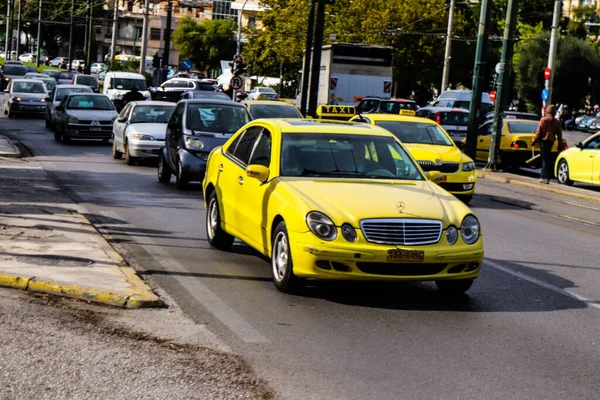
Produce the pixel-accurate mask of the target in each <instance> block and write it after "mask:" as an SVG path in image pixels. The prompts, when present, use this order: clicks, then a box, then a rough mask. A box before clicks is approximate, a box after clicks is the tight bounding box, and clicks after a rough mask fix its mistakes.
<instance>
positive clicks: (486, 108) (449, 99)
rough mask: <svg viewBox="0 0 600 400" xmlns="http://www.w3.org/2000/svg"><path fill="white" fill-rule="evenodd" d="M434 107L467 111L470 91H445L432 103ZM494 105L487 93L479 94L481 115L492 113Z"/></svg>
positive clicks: (469, 104)
mask: <svg viewBox="0 0 600 400" xmlns="http://www.w3.org/2000/svg"><path fill="white" fill-rule="evenodd" d="M432 106H434V107H450V108H463V109H465V110H469V108H470V107H471V91H470V90H446V91H445V92H443V93H442V94H440V96H439V97H438V98H437V100H436V101H434V102H433V104H432ZM493 108H494V103H493V102H492V100H491V99H490V94H489V93H481V108H480V110H481V114H480V115H486V114H487V113H488V112H490V111H492V109H493Z"/></svg>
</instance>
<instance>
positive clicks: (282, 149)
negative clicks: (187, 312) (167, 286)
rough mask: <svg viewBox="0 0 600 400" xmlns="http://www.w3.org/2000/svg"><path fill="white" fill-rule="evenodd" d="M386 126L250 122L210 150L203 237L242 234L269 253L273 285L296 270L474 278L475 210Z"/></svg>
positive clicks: (453, 283) (448, 286) (294, 276)
mask: <svg viewBox="0 0 600 400" xmlns="http://www.w3.org/2000/svg"><path fill="white" fill-rule="evenodd" d="M441 178H442V175H441V173H440V172H438V171H431V172H428V173H424V172H423V170H422V169H421V168H420V167H419V166H418V164H417V163H416V162H415V161H414V160H413V158H412V157H411V156H410V155H409V153H408V152H407V150H406V149H405V148H404V147H403V145H402V144H401V143H400V142H399V141H398V140H397V139H396V138H395V137H394V135H392V134H391V133H390V132H388V131H386V130H384V129H382V128H379V127H376V126H369V125H366V124H359V123H350V122H336V121H324V120H301V119H298V120H293V119H290V120H280V119H262V120H255V121H252V122H250V123H249V124H247V125H246V126H244V127H243V128H241V129H240V130H239V131H238V132H237V133H235V134H234V135H233V136H232V137H231V138H230V139H229V140H228V141H227V142H226V143H225V145H223V146H222V147H218V148H216V149H214V150H213V151H212V152H211V154H210V156H209V159H208V164H207V170H206V176H205V179H204V181H203V191H204V198H205V206H206V233H207V239H208V242H209V243H210V244H211V245H212V246H213V247H216V248H219V249H227V248H229V247H230V246H231V245H232V243H233V241H234V238H236V237H237V238H239V239H241V240H243V241H244V242H246V243H247V244H249V245H250V246H252V247H254V248H255V249H256V250H258V251H259V252H260V253H262V254H264V255H265V256H267V257H269V258H270V259H271V273H272V277H273V282H274V284H275V286H276V287H277V288H278V289H279V290H281V291H283V292H292V291H294V290H296V289H297V288H298V287H299V285H300V282H301V279H303V278H305V279H325V280H328V279H354V280H373V279H378V280H381V279H385V280H426V281H435V282H436V284H437V286H438V287H439V288H440V289H441V290H444V291H448V292H451V293H462V292H464V291H466V290H468V289H469V288H470V287H471V284H472V282H473V280H474V279H475V278H476V277H477V276H478V274H479V271H480V269H481V265H482V261H483V238H482V236H481V228H480V225H479V221H478V219H477V217H476V216H475V215H474V214H473V212H472V211H471V210H470V209H469V207H467V206H466V205H465V204H464V203H462V202H461V201H460V200H458V199H457V198H456V197H454V196H452V195H450V194H449V193H448V192H446V191H445V190H444V189H442V188H441V187H439V186H438V185H437V184H436V183H434V181H437V180H440V179H441Z"/></svg>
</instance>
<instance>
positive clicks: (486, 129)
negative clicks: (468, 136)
mask: <svg viewBox="0 0 600 400" xmlns="http://www.w3.org/2000/svg"><path fill="white" fill-rule="evenodd" d="M491 127H492V124H491V123H490V122H488V123H487V124H483V125H481V126H480V127H479V128H478V129H477V136H483V135H488V134H489V133H491V132H490V129H491Z"/></svg>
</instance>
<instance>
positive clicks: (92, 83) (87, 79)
mask: <svg viewBox="0 0 600 400" xmlns="http://www.w3.org/2000/svg"><path fill="white" fill-rule="evenodd" d="M73 84H75V85H86V86H89V87H91V88H92V90H93V91H94V92H96V93H98V92H99V91H100V85H99V84H98V79H97V78H96V77H95V76H91V75H81V74H78V75H75V76H74V77H73Z"/></svg>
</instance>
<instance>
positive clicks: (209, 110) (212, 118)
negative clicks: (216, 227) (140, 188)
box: [158, 99, 252, 189]
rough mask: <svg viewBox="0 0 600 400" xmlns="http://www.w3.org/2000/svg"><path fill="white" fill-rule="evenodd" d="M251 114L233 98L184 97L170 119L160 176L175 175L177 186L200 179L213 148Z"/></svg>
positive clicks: (166, 180) (161, 156) (160, 156)
mask: <svg viewBox="0 0 600 400" xmlns="http://www.w3.org/2000/svg"><path fill="white" fill-rule="evenodd" d="M251 118H252V117H251V116H250V113H249V112H248V110H246V107H244V106H243V105H241V104H239V103H235V102H233V101H223V100H212V99H210V100H209V99H200V100H181V101H180V102H179V103H177V107H176V108H175V111H173V114H172V115H171V118H170V119H169V123H168V124H167V133H166V138H165V146H164V147H163V148H162V149H161V151H160V154H159V158H158V180H159V181H160V182H169V181H170V179H171V175H175V181H176V184H177V188H179V189H184V188H185V187H187V184H188V183H189V182H190V181H201V180H202V179H203V178H204V172H205V170H206V160H207V159H208V155H209V154H210V152H211V151H212V149H213V148H215V147H217V146H220V145H222V144H223V143H225V141H226V140H227V139H228V138H229V137H230V136H231V135H232V134H233V133H235V132H236V131H237V130H238V129H240V128H241V127H242V126H244V125H245V124H246V123H247V122H248V121H250V119H251Z"/></svg>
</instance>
